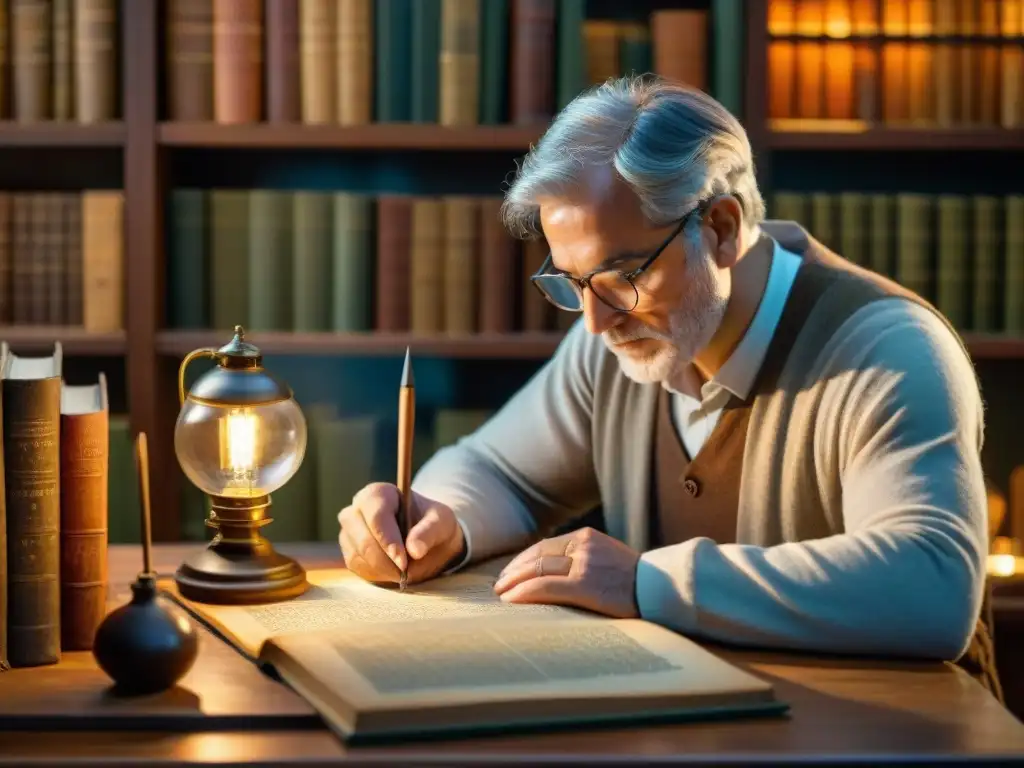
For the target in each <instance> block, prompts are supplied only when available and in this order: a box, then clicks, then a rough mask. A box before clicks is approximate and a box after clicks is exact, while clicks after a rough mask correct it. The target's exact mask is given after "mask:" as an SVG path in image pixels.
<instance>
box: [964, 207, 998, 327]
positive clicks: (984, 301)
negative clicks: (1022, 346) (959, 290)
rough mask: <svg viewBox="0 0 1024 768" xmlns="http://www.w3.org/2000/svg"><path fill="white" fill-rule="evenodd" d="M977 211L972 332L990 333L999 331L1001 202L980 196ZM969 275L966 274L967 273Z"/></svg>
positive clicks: (975, 220) (975, 214)
mask: <svg viewBox="0 0 1024 768" xmlns="http://www.w3.org/2000/svg"><path fill="white" fill-rule="evenodd" d="M972 202H973V208H974V228H973V229H974V237H973V252H974V253H973V255H974V258H973V262H974V275H973V278H974V299H973V301H972V309H973V312H972V318H971V330H973V331H980V332H983V333H988V332H992V331H996V330H999V326H1000V325H1001V323H1000V322H999V293H1000V290H999V289H1000V285H999V281H1000V280H1001V278H1002V275H1000V274H999V272H1000V267H1001V262H1002V259H1001V254H1000V250H1001V246H1002V237H1001V234H1002V233H1001V232H1000V231H999V230H1000V225H1001V216H1000V210H999V209H1000V207H1001V206H1000V200H999V198H997V197H993V196H991V195H976V196H975V197H974V199H973V201H972ZM965 272H966V270H965Z"/></svg>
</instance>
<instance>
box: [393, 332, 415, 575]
mask: <svg viewBox="0 0 1024 768" xmlns="http://www.w3.org/2000/svg"><path fill="white" fill-rule="evenodd" d="M415 422H416V386H415V384H414V382H413V376H412V360H411V359H410V356H409V348H408V347H406V348H405V365H404V366H403V367H402V383H401V385H400V386H399V390H398V483H397V485H398V495H399V504H398V514H397V518H398V532H399V534H400V535H401V536H402V546H403V547H404V546H405V540H406V537H408V535H409V529H410V528H412V525H413V520H412V449H413V434H414V432H415ZM408 558H409V556H408V554H406V568H405V569H403V570H402V575H401V579H400V581H399V583H398V586H399V589H400V590H402V591H405V587H406V584H407V583H408V579H409V574H408V562H409V560H408Z"/></svg>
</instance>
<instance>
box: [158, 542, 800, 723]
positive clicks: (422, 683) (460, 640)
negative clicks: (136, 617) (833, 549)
mask: <svg viewBox="0 0 1024 768" xmlns="http://www.w3.org/2000/svg"><path fill="white" fill-rule="evenodd" d="M505 562H507V560H500V561H492V562H490V563H486V564H484V565H482V566H478V567H475V568H471V569H467V570H465V571H463V572H460V573H457V574H454V575H449V576H444V577H439V578H437V579H434V580H431V581H429V582H425V583H423V584H417V585H413V586H411V587H410V588H409V589H407V590H406V591H405V592H399V591H398V590H397V589H394V588H391V587H389V586H378V585H375V584H372V583H369V582H366V581H364V580H362V579H361V578H359V577H358V576H356V575H354V574H352V573H351V572H349V571H347V570H345V569H343V568H339V569H329V570H315V571H310V572H308V573H307V577H308V579H309V582H310V588H309V590H308V591H307V592H306V594H304V595H302V596H301V597H298V598H294V599H292V600H288V601H282V602H278V603H271V604H264V605H254V606H215V605H206V604H198V603H194V602H191V601H189V600H186V599H184V598H182V597H181V596H180V595H178V594H177V592H176V591H175V589H174V584H173V582H166V583H165V584H164V587H165V588H166V589H167V591H168V592H169V593H170V595H171V596H172V597H174V599H176V600H177V601H178V602H179V603H180V604H181V605H182V606H183V607H184V608H185V609H186V610H188V611H189V612H190V613H192V615H194V616H195V617H196V618H197V619H198V620H200V621H201V622H203V623H204V624H205V625H206V626H208V627H209V628H210V629H211V630H213V631H214V632H215V633H217V634H219V635H220V636H221V637H223V638H224V639H226V640H227V641H228V642H230V643H231V644H233V645H234V646H235V647H236V648H237V649H238V650H239V651H240V652H242V653H243V654H245V655H246V656H248V657H249V658H250V659H251V660H253V661H254V662H256V663H258V664H260V665H262V666H264V668H267V669H268V671H271V672H272V673H274V674H276V676H278V677H279V678H281V679H282V680H283V681H284V682H286V683H287V684H288V685H290V686H291V687H292V688H293V689H294V690H295V691H296V692H297V693H298V694H299V695H300V696H302V697H303V698H305V699H306V700H307V701H308V702H309V703H310V705H311V706H313V707H314V708H316V709H317V711H318V712H319V713H320V714H321V716H322V717H323V718H324V720H325V721H326V722H327V723H328V724H329V726H330V727H331V728H332V730H334V731H335V732H336V733H337V734H338V735H339V736H340V737H341V738H342V739H343V740H344V741H346V742H350V743H354V742H364V741H375V740H381V739H396V738H397V739H407V738H422V737H436V736H439V735H441V736H457V735H469V734H480V733H486V732H488V731H492V732H493V731H502V732H508V731H513V730H523V729H537V728H541V729H550V728H557V727H563V728H564V727H570V726H574V725H581V724H607V723H614V722H644V721H646V722H657V721H668V720H683V719H695V718H708V717H723V716H739V715H744V714H747V715H751V714H768V713H781V712H783V711H785V710H786V709H787V705H786V704H785V703H783V702H780V701H779V700H777V698H776V697H775V694H774V691H773V688H772V686H771V685H770V684H769V683H768V682H766V681H764V680H761V679H759V678H758V677H755V676H754V675H752V674H750V673H748V672H746V671H744V670H741V669H739V668H738V667H735V666H733V665H731V664H729V663H727V662H726V661H724V660H722V659H720V658H719V657H718V656H716V655H714V654H713V653H711V652H710V651H707V650H705V649H704V648H702V647H701V646H700V645H698V644H697V643H695V642H693V641H692V640H689V639H687V638H686V637H683V636H681V635H679V634H677V633H674V632H672V631H670V630H668V629H665V628H663V627H660V626H657V625H655V624H652V623H649V622H646V621H642V620H632V619H631V620H626V619H610V618H606V617H601V616H598V615H596V614H592V613H589V612H584V611H578V610H575V609H572V608H565V607H561V606H552V605H512V604H507V603H503V602H501V600H500V599H498V597H497V595H496V594H495V593H494V590H493V585H494V582H495V580H496V575H497V573H498V571H499V570H500V567H501V565H503V564H504V563H505Z"/></svg>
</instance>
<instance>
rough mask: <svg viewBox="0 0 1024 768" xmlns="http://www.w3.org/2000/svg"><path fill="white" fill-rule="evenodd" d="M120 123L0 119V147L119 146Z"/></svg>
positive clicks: (122, 135)
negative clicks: (26, 121) (22, 121)
mask: <svg viewBox="0 0 1024 768" xmlns="http://www.w3.org/2000/svg"><path fill="white" fill-rule="evenodd" d="M125 136H126V132H125V127H124V123H120V122H117V123H97V124H94V125H87V124H83V123H65V122H56V121H54V122H41V123H15V122H9V121H0V148H3V147H49V148H59V147H120V146H123V145H124V143H125Z"/></svg>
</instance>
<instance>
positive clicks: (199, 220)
mask: <svg viewBox="0 0 1024 768" xmlns="http://www.w3.org/2000/svg"><path fill="white" fill-rule="evenodd" d="M208 197H209V196H208V195H207V193H206V192H205V191H204V190H202V189H173V190H171V194H170V205H169V210H168V222H167V230H168V243H167V267H168V269H167V288H168V301H167V311H168V318H167V321H168V326H169V327H171V328H181V329H193V330H203V329H206V328H208V327H209V325H210V296H209V289H210V285H209V280H208V270H209V265H208V264H207V257H208V254H207V239H206V233H207V223H208V222H207V219H208V215H209V212H208V203H209V199H208Z"/></svg>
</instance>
